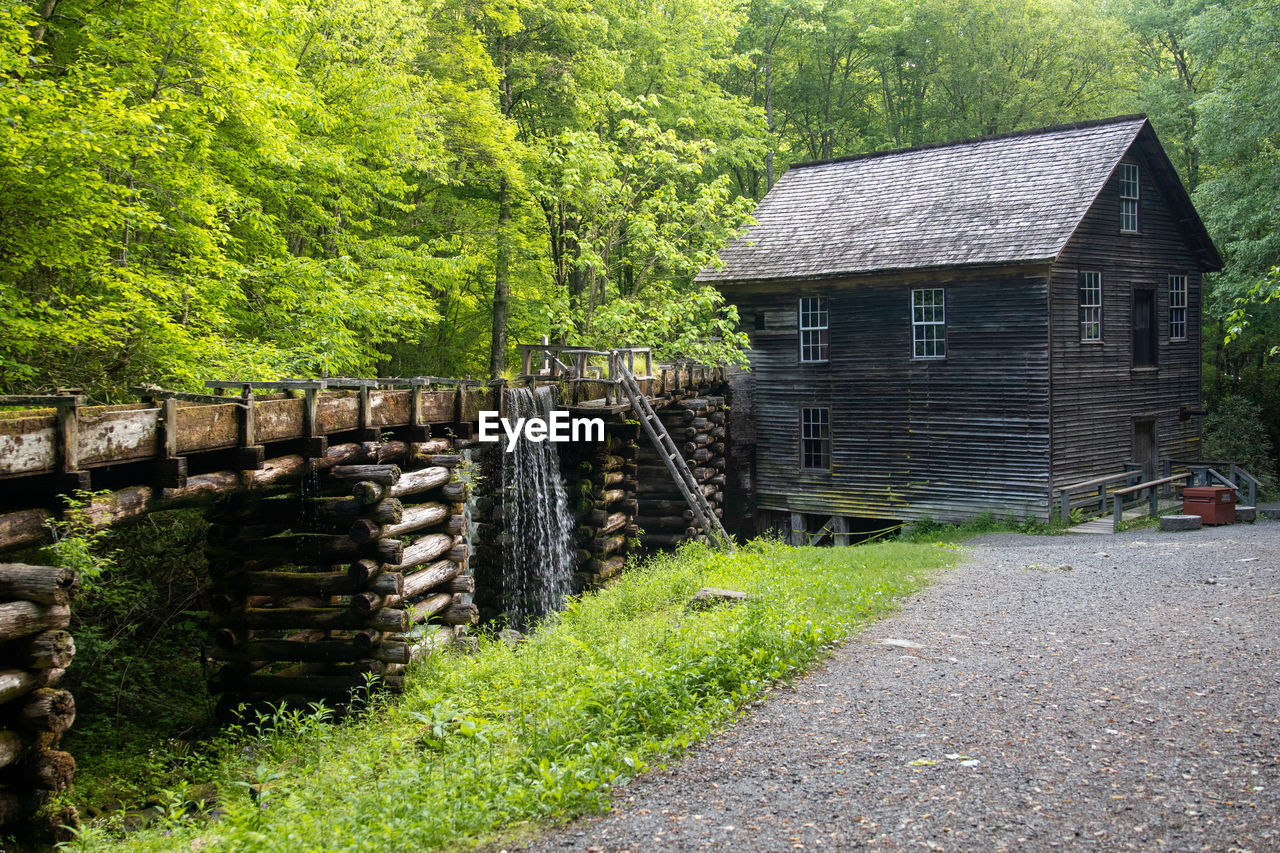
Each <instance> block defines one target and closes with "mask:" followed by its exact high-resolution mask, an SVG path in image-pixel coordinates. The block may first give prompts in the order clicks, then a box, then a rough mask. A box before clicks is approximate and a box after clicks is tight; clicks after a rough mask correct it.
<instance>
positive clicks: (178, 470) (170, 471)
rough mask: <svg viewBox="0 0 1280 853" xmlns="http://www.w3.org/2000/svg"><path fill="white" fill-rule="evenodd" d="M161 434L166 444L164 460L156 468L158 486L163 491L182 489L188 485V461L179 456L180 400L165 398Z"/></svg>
mask: <svg viewBox="0 0 1280 853" xmlns="http://www.w3.org/2000/svg"><path fill="white" fill-rule="evenodd" d="M160 405H161V413H160V422H159V426H160V434H161V438H162V439H163V442H164V458H162V459H160V460H159V462H158V464H157V466H156V480H157V482H156V485H157V486H159V487H160V488H162V489H181V488H185V487H186V485H187V460H186V459H185V458H183V457H181V456H179V455H178V400H177V398H176V397H165V398H164V400H163V401H162V402H161V404H160Z"/></svg>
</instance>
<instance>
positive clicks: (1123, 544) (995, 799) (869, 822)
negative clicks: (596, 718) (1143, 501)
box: [525, 522, 1280, 853]
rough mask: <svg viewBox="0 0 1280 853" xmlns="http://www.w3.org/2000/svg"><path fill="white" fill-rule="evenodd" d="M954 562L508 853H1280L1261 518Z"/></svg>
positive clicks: (999, 547)
mask: <svg viewBox="0 0 1280 853" xmlns="http://www.w3.org/2000/svg"><path fill="white" fill-rule="evenodd" d="M966 551H967V554H966V558H965V560H964V561H963V563H962V564H961V565H960V566H959V567H958V568H956V569H954V570H951V571H947V572H943V573H941V574H939V575H938V577H937V578H936V580H935V582H934V583H933V584H931V585H930V586H929V588H928V589H926V590H924V591H923V592H921V593H919V594H917V595H915V596H914V597H912V598H910V599H908V600H907V601H906V602H905V603H904V606H903V607H902V609H901V610H900V611H898V612H897V613H895V614H894V615H892V616H890V617H889V618H887V619H884V620H883V621H880V622H878V623H876V624H874V625H871V626H869V627H868V628H867V630H866V631H865V632H864V633H863V634H862V635H860V636H858V637H857V638H855V639H853V640H852V641H850V642H849V643H848V644H846V645H845V646H844V647H842V648H841V649H840V650H838V651H837V652H836V653H835V654H834V655H833V656H832V657H831V658H830V659H829V660H828V661H827V662H826V664H825V665H824V666H822V667H821V668H819V669H818V670H816V671H815V672H814V673H813V674H812V675H810V676H808V677H807V678H805V679H804V680H802V681H800V682H798V683H796V684H795V685H794V686H793V687H785V688H779V689H777V690H776V691H774V693H773V694H772V695H771V696H770V697H769V698H767V699H765V700H763V701H761V702H758V703H757V704H756V705H755V706H754V707H753V708H752V709H751V710H750V711H749V712H748V713H747V714H746V715H745V716H744V717H743V718H742V719H740V720H739V721H738V722H737V723H735V724H734V725H733V726H732V727H730V728H729V729H727V730H726V731H724V732H722V733H721V734H719V735H718V736H716V737H714V738H712V739H711V740H709V741H708V742H706V743H705V744H704V745H703V746H702V747H700V748H698V749H696V750H694V751H693V752H691V753H690V754H689V755H687V756H686V757H685V758H684V759H683V760H681V761H680V762H678V763H677V764H674V765H673V766H672V767H671V768H670V769H668V770H663V771H656V772H653V773H650V774H648V775H647V776H645V777H644V778H642V779H640V780H637V781H636V782H634V783H632V784H631V785H630V786H628V787H626V788H624V789H623V790H621V791H619V792H618V794H617V795H616V797H615V803H614V811H613V812H611V813H609V814H607V815H603V816H600V817H598V818H593V819H589V820H584V821H579V822H577V823H574V824H570V825H569V826H567V827H563V828H560V829H556V830H552V831H550V832H548V833H547V834H545V835H543V836H541V837H539V838H538V839H537V840H535V841H534V842H533V843H532V844H531V846H529V847H527V848H525V849H528V850H534V851H563V850H587V851H665V850H704V849H715V848H721V849H723V850H733V851H738V850H749V851H756V850H760V851H776V850H791V849H796V850H799V849H812V848H824V849H829V850H850V849H857V848H872V849H879V850H908V849H910V850H914V849H929V850H975V851H978V850H980V851H988V850H1010V851H1036V850H1222V851H1258V853H1261V851H1277V850H1280V670H1278V668H1277V666H1278V653H1280V522H1259V523H1258V524H1256V525H1234V526H1230V527H1221V528H1211V529H1204V530H1201V531H1195V532H1189V533H1160V532H1157V531H1150V530H1142V531H1135V532H1130V533H1127V534H1117V535H1114V536H1061V537H1030V536H1020V535H1012V534H1009V535H1006V534H1000V535H995V536H988V537H983V538H982V539H978V540H973V541H972V542H971V543H969V546H968V547H967V549H966ZM889 641H898V642H889ZM903 641H905V642H903ZM916 646H918V648H917V647H916Z"/></svg>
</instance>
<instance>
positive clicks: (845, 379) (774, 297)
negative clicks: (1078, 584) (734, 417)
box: [725, 267, 1049, 519]
mask: <svg viewBox="0 0 1280 853" xmlns="http://www.w3.org/2000/svg"><path fill="white" fill-rule="evenodd" d="M1047 273H1048V268H1047V267H1044V268H1040V269H1031V270H1020V271H1011V272H1006V273H1000V272H990V271H988V272H987V273H985V275H960V274H957V275H954V276H951V277H946V276H943V277H937V276H932V275H927V274H920V275H912V276H899V277H894V278H886V277H875V278H870V277H867V278H859V279H854V280H846V281H840V282H835V283H821V284H817V283H815V284H813V285H810V286H806V285H803V284H795V283H789V284H785V285H768V286H765V285H758V286H747V287H743V286H734V285H730V286H728V287H726V288H725V290H726V295H727V297H728V299H729V300H730V301H732V302H734V303H735V304H736V305H737V306H738V311H739V315H740V316H741V317H742V321H743V325H744V327H745V328H746V329H747V330H748V332H749V334H750V335H751V341H752V352H751V365H752V369H753V371H754V372H755V377H754V379H755V388H754V395H753V397H754V399H753V400H752V404H751V405H752V408H753V414H754V420H755V441H756V454H755V458H756V464H755V485H756V495H757V501H758V506H759V507H760V508H761V509H765V510H775V511H791V512H804V513H829V514H841V515H847V516H859V517H866V518H889V519H919V518H923V517H931V518H936V519H962V518H966V517H972V516H975V515H978V514H980V513H983V512H988V511H990V512H995V513H997V514H1001V515H1009V516H1023V515H1034V516H1037V517H1040V518H1044V517H1046V515H1047V513H1048V511H1049V493H1048V481H1049V363H1048V342H1049V330H1048V312H1047V310H1046V306H1047V299H1048V291H1047V288H1048V281H1047ZM918 287H930V288H936V287H943V288H945V289H946V333H947V357H946V359H945V360H916V359H913V358H912V326H911V290H912V289H914V288H918ZM812 295H825V296H827V297H828V300H829V302H828V310H829V317H830V359H831V360H830V363H828V364H801V363H800V361H799V343H798V326H797V324H798V317H797V311H798V309H797V299H798V298H799V297H800V296H812ZM757 315H763V319H762V322H763V324H764V328H763V329H757V328H756V326H757V325H758V322H757ZM739 405H741V404H740V403H739ZM802 406H829V407H830V409H831V437H832V447H831V450H832V469H831V471H830V472H829V473H827V472H815V471H806V470H802V469H801V467H800V413H799V412H800V408H801V407H802Z"/></svg>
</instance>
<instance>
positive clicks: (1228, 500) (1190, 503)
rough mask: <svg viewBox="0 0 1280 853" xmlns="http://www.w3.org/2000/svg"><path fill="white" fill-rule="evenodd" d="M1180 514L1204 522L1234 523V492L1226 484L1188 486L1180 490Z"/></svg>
mask: <svg viewBox="0 0 1280 853" xmlns="http://www.w3.org/2000/svg"><path fill="white" fill-rule="evenodd" d="M1182 514H1183V515H1198V516H1200V518H1201V520H1203V521H1204V523H1205V524H1235V521H1236V493H1235V490H1234V489H1232V488H1230V487H1228V486H1188V487H1187V488H1185V489H1183V490H1182Z"/></svg>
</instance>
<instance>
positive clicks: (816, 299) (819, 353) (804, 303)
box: [800, 296, 827, 362]
mask: <svg viewBox="0 0 1280 853" xmlns="http://www.w3.org/2000/svg"><path fill="white" fill-rule="evenodd" d="M826 360H827V297H825V296H802V297H800V361H802V362H814V361H826Z"/></svg>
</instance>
